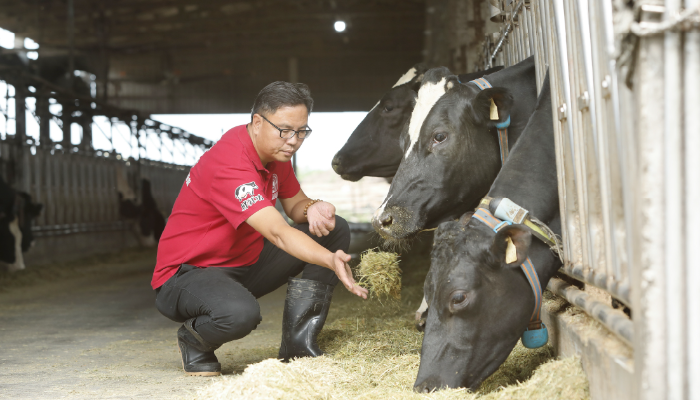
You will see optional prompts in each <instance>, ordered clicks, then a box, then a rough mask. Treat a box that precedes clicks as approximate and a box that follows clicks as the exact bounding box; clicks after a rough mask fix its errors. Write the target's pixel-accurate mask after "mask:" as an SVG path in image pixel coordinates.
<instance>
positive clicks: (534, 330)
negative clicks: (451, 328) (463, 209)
mask: <svg viewBox="0 0 700 400" xmlns="http://www.w3.org/2000/svg"><path fill="white" fill-rule="evenodd" d="M472 218H475V219H477V220H479V221H481V222H483V223H484V224H486V225H487V226H488V227H489V228H491V229H492V230H493V231H494V232H496V233H498V231H499V230H501V229H502V228H503V227H504V226H506V225H510V224H511V222H510V221H501V220H500V219H498V218H496V217H494V216H493V214H491V212H490V211H489V210H487V209H485V208H482V207H479V208H477V209H476V212H474V215H472ZM520 268H521V269H522V270H523V272H524V273H525V277H526V278H527V281H528V282H529V283H530V287H531V288H532V292H533V293H534V294H535V309H534V310H533V312H532V316H530V323H529V324H528V325H527V329H526V330H525V332H523V335H522V337H521V339H522V342H523V346H525V347H527V348H528V349H536V348H538V347H542V346H544V345H545V344H547V341H548V340H549V335H548V334H547V327H546V326H545V324H544V323H542V319H541V318H540V310H541V309H542V286H541V285H540V279H539V277H538V276H537V271H536V270H535V266H534V265H533V264H532V261H531V260H530V257H528V258H527V259H526V260H525V262H524V263H522V264H521V265H520Z"/></svg>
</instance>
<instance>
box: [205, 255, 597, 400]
mask: <svg viewBox="0 0 700 400" xmlns="http://www.w3.org/2000/svg"><path fill="white" fill-rule="evenodd" d="M421 251H422V253H421ZM411 253H413V254H411ZM411 253H409V254H403V255H402V267H403V270H404V274H403V279H402V283H403V293H402V296H401V300H400V301H398V300H397V301H390V302H384V303H380V302H379V301H378V300H377V299H376V297H375V298H374V299H372V300H366V301H362V300H360V299H358V298H356V297H354V296H352V295H350V294H348V293H347V292H346V291H344V290H341V289H342V288H339V290H336V293H335V295H334V298H333V304H332V306H331V312H330V314H329V317H328V321H327V323H326V325H325V327H324V330H323V332H322V333H321V335H320V336H319V345H320V347H321V348H322V349H324V351H325V352H326V355H325V356H322V357H318V358H304V359H298V360H294V361H292V362H290V363H289V364H283V363H281V362H279V361H277V360H276V359H266V360H262V361H260V362H258V363H255V364H251V365H249V366H248V367H247V368H246V369H245V371H244V372H243V373H242V374H240V375H234V376H223V377H221V378H216V379H213V380H212V383H211V384H209V385H208V386H205V387H203V388H202V389H200V390H199V391H198V392H197V393H196V395H195V398H197V399H238V398H241V399H243V398H244V399H254V400H255V399H302V400H306V399H309V400H310V399H346V398H350V399H377V398H381V399H426V398H431V399H476V398H479V399H492V400H496V399H516V400H517V399H538V398H547V399H549V400H553V399H566V400H571V399H588V397H589V396H588V383H587V380H586V378H585V375H584V373H583V370H582V368H581V363H580V361H579V360H578V359H577V358H569V359H563V360H552V349H551V347H549V346H545V347H543V348H540V349H536V350H527V349H525V348H524V347H522V346H521V345H520V344H518V345H517V346H516V348H515V349H514V350H513V352H512V353H511V355H510V357H509V358H508V359H507V360H506V362H505V363H504V364H503V365H502V366H501V368H499V369H498V371H496V373H494V374H493V375H492V376H491V377H489V378H488V379H487V380H486V381H485V382H484V383H483V384H482V385H481V387H480V388H479V390H477V391H476V392H475V393H471V392H469V391H467V390H466V389H449V390H441V391H437V392H435V393H431V394H427V395H426V394H418V393H415V392H413V390H412V389H413V383H414V381H415V378H416V375H417V373H418V366H419V364H420V348H421V341H422V337H423V335H422V333H419V332H418V331H416V329H415V328H414V326H413V315H414V313H415V309H416V308H417V307H418V304H419V303H420V300H421V297H422V282H423V279H424V277H425V274H426V273H427V267H428V264H429V259H428V258H427V257H426V256H425V250H424V249H423V250H421V249H420V247H419V248H418V249H414V251H413V252H411ZM416 253H417V254H418V256H416ZM270 353H272V352H270ZM239 356H243V355H239ZM233 357H236V355H233ZM258 360H261V358H258Z"/></svg>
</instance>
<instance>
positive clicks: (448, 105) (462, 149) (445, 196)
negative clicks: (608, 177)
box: [372, 57, 537, 240]
mask: <svg viewBox="0 0 700 400" xmlns="http://www.w3.org/2000/svg"><path fill="white" fill-rule="evenodd" d="M484 78H486V79H487V80H488V81H489V82H490V83H491V85H493V87H492V88H489V89H485V90H480V89H479V88H478V87H477V86H476V85H475V84H473V83H467V82H463V81H461V80H460V79H458V77H457V76H456V75H451V74H450V73H449V70H447V69H446V68H437V69H432V70H429V71H428V72H426V74H425V75H424V78H423V82H422V84H421V88H420V90H419V92H418V98H417V100H416V106H415V109H414V111H413V113H412V114H411V119H410V121H409V124H408V126H407V129H406V130H405V131H404V132H403V133H402V137H401V140H402V141H403V142H404V145H403V146H402V147H403V148H404V149H405V152H404V154H403V159H402V160H401V164H400V166H399V169H398V171H397V172H396V175H395V176H394V180H393V182H392V184H391V188H390V189H389V193H388V194H387V197H386V199H385V200H384V203H383V204H382V206H381V207H380V208H379V209H378V210H377V211H376V212H375V215H374V217H373V218H372V224H373V226H374V228H375V230H376V231H377V232H379V234H380V235H381V236H383V237H384V238H385V239H389V240H401V239H405V238H409V237H411V236H414V235H415V234H417V233H418V232H420V231H422V230H424V229H428V228H432V227H436V226H437V225H438V224H439V223H440V222H443V221H448V220H452V219H456V218H459V216H460V215H462V214H464V213H465V212H467V211H468V210H472V209H474V207H475V206H476V205H477V203H478V201H479V199H480V198H481V197H483V196H484V194H486V192H487V191H488V189H489V186H490V185H491V184H492V183H493V181H494V179H496V175H497V174H498V171H500V169H501V157H500V150H499V138H498V134H497V132H496V127H495V126H496V124H498V123H505V122H506V121H507V120H508V119H510V126H509V127H508V135H507V136H508V143H509V146H512V145H513V144H515V143H516V141H517V139H518V138H519V137H520V134H521V133H522V131H523V129H524V128H525V125H526V124H527V121H528V119H529V117H530V115H531V114H532V112H533V110H534V108H535V104H536V103H537V87H536V81H535V62H534V59H533V58H532V57H530V58H528V59H526V60H524V61H522V62H521V63H519V64H516V65H514V66H512V67H508V68H505V69H503V70H501V71H498V72H495V73H493V74H489V75H485V76H484ZM460 82H461V83H460ZM492 101H493V102H494V104H495V106H496V107H497V116H496V119H495V120H492V114H491V110H492V108H491V102H492Z"/></svg>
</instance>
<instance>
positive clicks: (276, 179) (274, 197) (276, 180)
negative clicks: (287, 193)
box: [272, 174, 280, 200]
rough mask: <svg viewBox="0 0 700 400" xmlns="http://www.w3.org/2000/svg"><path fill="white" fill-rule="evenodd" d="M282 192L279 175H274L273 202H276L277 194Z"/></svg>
mask: <svg viewBox="0 0 700 400" xmlns="http://www.w3.org/2000/svg"><path fill="white" fill-rule="evenodd" d="M279 190H280V183H279V179H278V178H277V174H272V200H275V199H276V198H277V192H279Z"/></svg>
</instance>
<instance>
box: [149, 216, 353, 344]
mask: <svg viewBox="0 0 700 400" xmlns="http://www.w3.org/2000/svg"><path fill="white" fill-rule="evenodd" d="M294 228H296V229H298V230H300V231H302V232H304V233H306V234H309V224H299V225H295V226H294ZM309 236H310V237H311V238H312V239H314V240H315V241H316V242H317V243H318V244H320V245H321V246H323V247H325V248H326V249H328V250H330V251H331V252H336V251H337V250H343V251H345V252H347V251H348V247H349V246H350V229H349V227H348V223H347V222H346V221H345V220H344V219H342V218H341V217H336V219H335V229H334V230H333V231H331V233H330V234H329V235H328V236H323V237H320V238H319V237H317V236H315V235H310V234H309ZM300 272H303V273H302V276H301V277H302V279H310V280H314V281H318V282H322V283H325V284H328V285H333V286H335V285H336V284H337V283H338V277H337V276H336V275H335V272H333V271H331V270H330V269H328V268H324V267H321V266H318V265H313V264H307V263H305V262H303V261H301V260H299V259H297V258H294V257H292V256H291V255H289V254H287V253H285V252H284V251H282V250H280V249H279V248H277V247H276V246H275V245H273V244H272V243H270V242H269V241H268V240H265V244H264V246H263V250H262V252H261V253H260V259H259V260H258V261H257V262H256V263H255V264H253V265H249V266H246V267H237V268H226V267H209V268H199V267H195V266H192V265H188V264H182V266H181V267H180V269H179V270H178V272H177V273H176V274H175V275H173V276H172V277H170V279H168V280H167V281H166V282H165V283H164V284H163V286H161V287H160V288H159V289H157V293H158V294H157V296H156V308H158V311H160V313H161V314H163V315H165V316H166V317H168V318H170V319H171V320H173V321H176V322H184V321H186V320H188V319H190V318H197V319H196V320H195V324H194V325H195V329H196V330H197V332H198V333H199V334H200V335H201V336H202V338H203V339H204V340H206V341H208V342H210V343H212V344H216V345H221V344H224V343H226V342H230V341H231V340H236V339H240V338H242V337H244V336H246V335H247V334H249V333H250V332H251V331H252V330H253V329H255V328H256V327H257V326H258V324H259V323H260V321H262V317H261V316H260V305H259V304H258V302H257V300H256V299H257V298H260V297H262V296H264V295H266V294H268V293H270V292H272V291H273V290H275V289H277V288H279V287H280V286H282V285H284V284H285V283H287V280H288V278H289V277H292V276H296V275H298V274H299V273H300Z"/></svg>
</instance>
